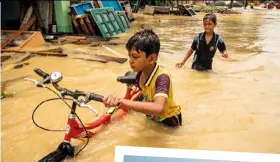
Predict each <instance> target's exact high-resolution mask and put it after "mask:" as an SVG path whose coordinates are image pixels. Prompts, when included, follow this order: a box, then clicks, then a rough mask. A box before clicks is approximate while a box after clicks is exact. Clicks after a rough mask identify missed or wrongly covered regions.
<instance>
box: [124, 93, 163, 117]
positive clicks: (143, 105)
mask: <svg viewBox="0 0 280 162" xmlns="http://www.w3.org/2000/svg"><path fill="white" fill-rule="evenodd" d="M166 102H167V100H166V98H165V97H163V96H158V97H156V98H155V101H154V102H140V101H131V100H127V99H120V102H119V103H120V104H121V105H123V106H125V107H127V108H129V109H131V110H134V111H137V112H141V113H144V114H147V115H155V116H159V115H160V114H161V113H162V112H163V110H164V105H165V104H166Z"/></svg>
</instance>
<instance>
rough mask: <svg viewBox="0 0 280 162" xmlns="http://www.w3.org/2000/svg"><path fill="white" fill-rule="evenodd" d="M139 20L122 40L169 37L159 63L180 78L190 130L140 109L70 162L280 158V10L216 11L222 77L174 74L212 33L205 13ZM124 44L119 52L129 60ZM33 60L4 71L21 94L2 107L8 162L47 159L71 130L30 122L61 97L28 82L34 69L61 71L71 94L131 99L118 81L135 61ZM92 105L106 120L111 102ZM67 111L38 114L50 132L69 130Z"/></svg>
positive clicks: (217, 66)
mask: <svg viewBox="0 0 280 162" xmlns="http://www.w3.org/2000/svg"><path fill="white" fill-rule="evenodd" d="M135 16H136V21H134V22H133V28H132V29H131V30H130V31H129V33H125V34H123V35H120V39H121V40H122V41H123V42H126V41H127V40H128V38H129V37H130V36H131V35H132V34H133V33H134V32H136V31H138V30H139V29H140V27H144V28H146V27H149V28H153V30H154V31H155V32H156V33H157V34H158V36H159V37H160V39H161V51H160V55H159V59H158V62H159V64H161V65H162V66H163V67H164V68H165V69H167V71H169V72H170V73H171V76H172V79H173V80H172V81H173V84H174V88H173V89H174V95H175V98H176V100H177V102H178V103H179V104H180V105H181V107H182V113H183V114H182V115H183V126H182V127H181V128H180V129H178V130H170V129H167V128H163V127H162V126H159V125H157V124H155V123H153V122H150V121H147V120H145V117H144V115H142V114H139V113H135V112H132V113H131V114H130V115H128V116H127V117H126V118H125V119H124V120H122V121H120V122H117V123H113V124H112V125H110V126H108V127H106V128H104V129H103V130H102V132H100V133H99V134H97V135H95V136H94V137H93V138H91V139H90V142H89V144H88V145H87V147H86V148H85V149H84V150H83V151H82V152H81V153H80V154H79V156H78V157H75V159H73V160H69V161H79V162H86V161H88V162H89V161H98V162H112V161H114V149H115V146H116V145H128V146H143V147H162V148H183V149H203V150H223V151H242V152H243V151H245V152H256V153H280V138H279V137H280V129H279V128H280V108H279V105H280V93H279V92H280V53H279V51H280V46H279V42H280V37H279V31H280V11H276V10H271V11H269V10H260V11H257V10H254V11H253V10H250V11H247V12H246V13H244V14H238V15H220V14H217V17H218V26H217V28H216V32H217V33H218V34H220V35H222V36H223V38H224V40H225V43H226V45H227V49H228V52H229V58H228V59H224V58H222V56H221V54H220V53H219V52H218V51H217V53H216V57H215V58H214V62H213V72H209V73H199V72H196V71H193V70H191V68H190V67H191V63H192V57H191V58H190V59H189V60H188V61H187V63H186V64H185V66H183V67H182V68H181V69H177V68H176V67H175V64H176V63H177V62H179V61H181V60H182V59H183V57H184V56H185V54H186V52H187V50H188V49H189V48H190V46H191V43H192V40H193V37H194V36H195V34H197V33H199V32H202V31H203V26H202V18H203V16H204V13H199V14H198V15H196V16H193V17H187V16H169V15H165V16H160V15H155V16H147V15H141V14H138V15H135ZM124 45H125V44H121V45H119V46H117V47H116V46H110V47H111V48H112V49H114V50H116V51H118V52H119V53H121V54H123V55H124V56H126V55H127V51H126V49H125V47H124ZM61 47H62V48H63V50H64V53H69V54H72V55H74V54H75V51H83V52H90V53H97V54H105V55H113V54H111V53H108V52H106V51H104V50H102V49H101V48H96V47H87V46H82V45H62V46H61ZM28 62H29V63H30V65H27V66H24V67H23V68H21V69H13V68H10V66H11V64H12V62H11V61H10V60H8V61H6V62H4V64H3V66H2V73H1V78H2V82H6V87H7V91H8V92H14V93H15V96H14V97H13V98H6V99H3V100H2V101H1V102H2V103H1V106H2V108H1V110H2V114H1V121H2V161H4V162H19V161H20V162H30V161H38V160H39V159H41V158H42V157H43V156H45V155H46V154H48V153H49V152H51V151H53V150H55V149H56V148H57V146H58V144H59V143H60V142H62V140H63V137H64V132H47V131H44V130H41V129H39V128H37V127H36V126H35V125H34V124H33V122H32V120H31V115H32V112H33V110H34V108H35V107H36V106H37V105H38V104H39V103H40V102H41V101H43V100H46V99H48V98H53V97H56V96H55V95H54V94H53V93H52V92H50V91H48V90H47V89H41V88H36V87H35V86H34V85H33V84H32V83H30V82H26V81H24V80H23V78H24V77H31V78H36V79H39V76H37V75H36V74H35V73H34V72H33V69H34V68H41V69H42V70H44V71H46V72H49V73H50V72H53V71H60V72H62V74H63V80H62V82H61V84H60V85H61V86H62V87H65V88H68V89H71V90H75V89H79V90H83V91H91V92H95V93H98V94H101V95H107V94H109V93H113V94H116V95H119V96H124V93H125V88H126V87H125V85H122V84H121V83H118V82H116V79H117V77H118V76H120V75H123V74H124V73H125V72H127V71H129V70H130V66H129V63H128V62H126V63H124V64H118V63H114V62H109V63H107V64H104V63H98V62H90V61H83V60H76V59H67V58H58V57H39V56H36V57H34V58H32V59H30V60H29V61H28ZM90 104H91V105H92V106H93V107H94V108H96V109H97V110H98V111H99V114H100V115H102V114H103V113H105V111H106V108H104V106H103V105H102V104H100V103H96V102H91V103H90ZM277 105H278V106H277ZM68 113H69V109H68V108H67V107H66V106H65V105H64V104H63V103H62V102H61V101H54V102H49V103H46V104H44V105H43V106H42V107H41V109H39V110H38V112H37V113H36V116H35V120H36V121H37V122H38V124H40V125H42V126H44V127H46V128H49V129H65V123H66V120H67V116H68ZM77 113H78V114H79V115H80V117H81V119H82V120H83V122H87V121H91V120H93V119H95V118H96V117H95V116H94V114H92V113H91V112H90V110H87V109H78V110H77ZM100 115H99V116H100Z"/></svg>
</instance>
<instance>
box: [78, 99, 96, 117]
mask: <svg viewBox="0 0 280 162" xmlns="http://www.w3.org/2000/svg"><path fill="white" fill-rule="evenodd" d="M74 102H75V103H76V104H77V105H78V106H80V107H85V108H88V109H90V110H91V111H93V112H94V113H95V115H96V116H98V112H97V110H95V109H94V108H93V107H91V106H90V105H87V104H85V103H84V102H83V101H80V102H79V101H78V100H76V99H74Z"/></svg>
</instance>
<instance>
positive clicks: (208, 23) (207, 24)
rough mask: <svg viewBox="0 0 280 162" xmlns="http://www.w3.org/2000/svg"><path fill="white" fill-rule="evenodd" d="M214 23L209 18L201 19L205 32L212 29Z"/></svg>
mask: <svg viewBox="0 0 280 162" xmlns="http://www.w3.org/2000/svg"><path fill="white" fill-rule="evenodd" d="M215 26H216V24H215V23H214V22H213V21H212V20H211V19H206V20H204V21H203V27H204V30H205V32H206V33H210V32H213V31H214V28H215Z"/></svg>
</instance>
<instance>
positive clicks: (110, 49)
mask: <svg viewBox="0 0 280 162" xmlns="http://www.w3.org/2000/svg"><path fill="white" fill-rule="evenodd" d="M101 47H103V48H104V49H106V50H107V51H109V52H111V53H113V54H115V55H117V56H120V57H124V55H122V54H120V53H118V52H117V51H115V50H113V49H112V48H109V47H107V46H105V45H101Z"/></svg>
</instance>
